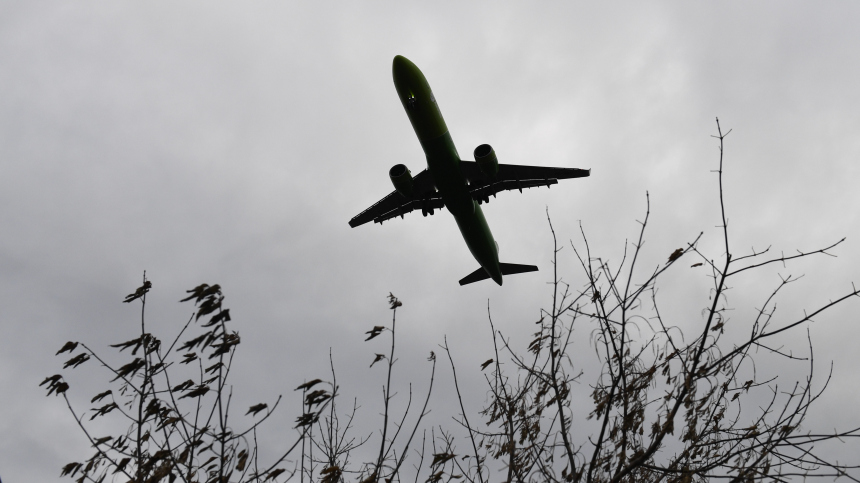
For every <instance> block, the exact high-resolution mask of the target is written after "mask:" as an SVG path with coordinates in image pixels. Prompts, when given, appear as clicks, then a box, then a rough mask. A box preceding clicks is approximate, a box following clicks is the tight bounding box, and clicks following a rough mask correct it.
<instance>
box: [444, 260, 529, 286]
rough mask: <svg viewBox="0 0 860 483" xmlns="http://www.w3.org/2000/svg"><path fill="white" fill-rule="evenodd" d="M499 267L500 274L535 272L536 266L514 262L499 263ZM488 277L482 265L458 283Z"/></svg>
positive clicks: (461, 283) (464, 283)
mask: <svg viewBox="0 0 860 483" xmlns="http://www.w3.org/2000/svg"><path fill="white" fill-rule="evenodd" d="M499 268H501V270H502V275H515V274H517V273H526V272H537V271H538V267H536V266H534V265H518V264H516V263H500V264H499ZM488 278H490V274H489V273H487V271H486V270H484V267H479V268H478V269H477V270H475V271H474V272H472V273H470V274H469V275H466V276H465V277H463V278H462V279H461V280H460V285H468V284H470V283H475V282H480V281H481V280H486V279H488Z"/></svg>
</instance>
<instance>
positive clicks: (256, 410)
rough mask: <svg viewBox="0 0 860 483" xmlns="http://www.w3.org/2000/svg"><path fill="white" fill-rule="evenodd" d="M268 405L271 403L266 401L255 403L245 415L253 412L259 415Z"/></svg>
mask: <svg viewBox="0 0 860 483" xmlns="http://www.w3.org/2000/svg"><path fill="white" fill-rule="evenodd" d="M267 407H269V405H268V404H266V403H260V404H255V405H253V406H251V407H250V408H249V409H248V412H247V413H245V416H247V415H249V414H251V413H254V416H256V415H257V413H259V412H260V411H262V410H264V409H266V408H267ZM239 471H241V470H239Z"/></svg>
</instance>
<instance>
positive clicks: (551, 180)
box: [460, 161, 591, 203]
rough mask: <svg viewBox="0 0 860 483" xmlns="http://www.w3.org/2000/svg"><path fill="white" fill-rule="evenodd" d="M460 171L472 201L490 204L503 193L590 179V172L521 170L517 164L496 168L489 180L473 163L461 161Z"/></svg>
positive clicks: (550, 169)
mask: <svg viewBox="0 0 860 483" xmlns="http://www.w3.org/2000/svg"><path fill="white" fill-rule="evenodd" d="M460 170H461V172H462V173H463V176H465V177H466V179H468V180H469V191H470V192H471V193H472V198H474V199H475V200H477V201H478V202H479V203H480V202H486V201H489V197H490V195H492V196H495V195H496V193H498V192H500V191H505V190H515V189H518V190H520V192H522V190H523V188H532V187H536V186H546V187H549V186H550V185H554V184H557V183H558V180H560V179H570V178H585V177H587V176H590V175H591V170H590V169H578V168H551V167H544V166H520V165H516V164H499V172H498V174H496V176H495V177H493V178H488V177H487V176H486V175H485V174H484V173H483V172H482V171H481V169H480V168H479V167H478V163H476V162H475V161H460Z"/></svg>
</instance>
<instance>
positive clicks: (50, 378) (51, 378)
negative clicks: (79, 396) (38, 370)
mask: <svg viewBox="0 0 860 483" xmlns="http://www.w3.org/2000/svg"><path fill="white" fill-rule="evenodd" d="M62 378H63V376H61V375H59V374H54V375H53V376H48V377H46V378H45V380H44V381H42V382H40V383H39V386H44V385H45V384H48V383H51V384H50V385H49V386H48V387H50V386H53V385H54V384H56V383H57V381H59V380H60V379H62Z"/></svg>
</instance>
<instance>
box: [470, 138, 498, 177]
mask: <svg viewBox="0 0 860 483" xmlns="http://www.w3.org/2000/svg"><path fill="white" fill-rule="evenodd" d="M475 161H476V162H477V163H478V168H480V169H481V172H482V173H484V175H485V176H487V177H488V178H495V177H496V175H497V174H499V160H498V159H497V158H496V152H495V151H493V147H492V146H490V145H489V144H482V145H480V146H478V147H477V148H475Z"/></svg>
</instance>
